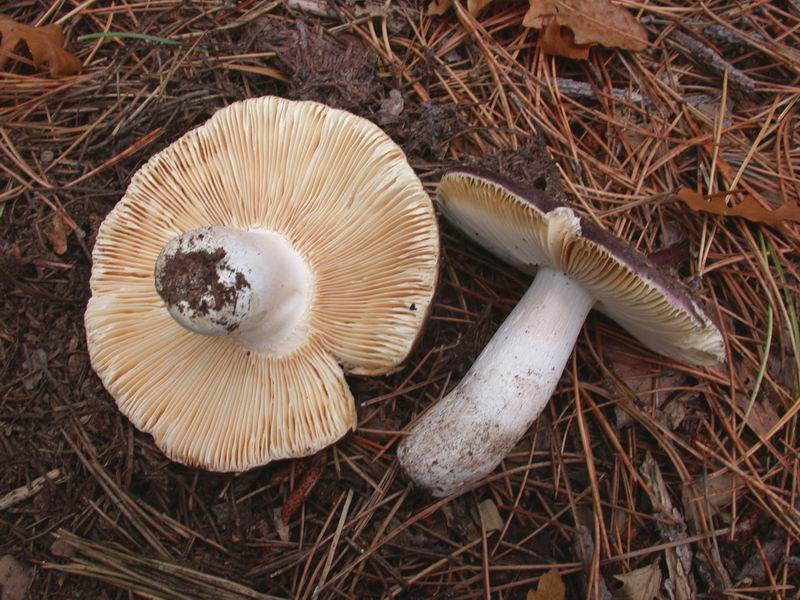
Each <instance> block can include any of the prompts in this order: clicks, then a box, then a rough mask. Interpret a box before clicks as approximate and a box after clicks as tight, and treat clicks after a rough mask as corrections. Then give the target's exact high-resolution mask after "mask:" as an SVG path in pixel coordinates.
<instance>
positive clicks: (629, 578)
mask: <svg viewBox="0 0 800 600" xmlns="http://www.w3.org/2000/svg"><path fill="white" fill-rule="evenodd" d="M614 579H618V580H619V581H621V582H622V584H623V585H622V587H621V588H620V589H619V590H617V592H616V593H615V594H614V599H615V600H653V599H654V598H658V596H659V590H660V589H661V568H660V567H659V566H658V563H657V562H656V563H653V564H652V565H650V566H647V567H642V568H641V569H636V570H635V571H631V572H630V573H623V574H622V575H614Z"/></svg>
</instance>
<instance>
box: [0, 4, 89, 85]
mask: <svg viewBox="0 0 800 600" xmlns="http://www.w3.org/2000/svg"><path fill="white" fill-rule="evenodd" d="M0 36H2V39H0V68H2V67H3V66H4V65H5V63H6V61H7V60H8V59H9V58H15V59H17V60H20V59H22V60H25V59H23V58H22V57H21V56H19V55H18V54H15V53H14V49H15V48H16V47H17V44H19V42H20V41H23V42H25V44H26V45H27V46H28V51H29V52H30V53H31V58H32V59H33V66H34V67H36V68H37V69H39V68H41V67H43V66H45V65H46V66H47V67H48V68H49V70H50V75H52V76H54V77H56V76H60V75H75V74H76V73H78V72H79V71H80V70H81V61H79V60H78V58H77V57H76V56H74V55H72V54H70V53H69V52H67V51H66V50H64V32H63V31H62V30H61V26H60V25H55V24H51V25H45V26H43V27H34V26H32V25H23V24H22V23H17V22H16V21H14V20H13V19H10V18H8V17H4V16H0Z"/></svg>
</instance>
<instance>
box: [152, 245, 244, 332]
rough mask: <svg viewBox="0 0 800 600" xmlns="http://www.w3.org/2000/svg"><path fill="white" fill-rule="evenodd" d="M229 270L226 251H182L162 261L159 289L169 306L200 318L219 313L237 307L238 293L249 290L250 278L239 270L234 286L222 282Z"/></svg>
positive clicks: (229, 326)
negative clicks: (223, 272) (225, 271)
mask: <svg viewBox="0 0 800 600" xmlns="http://www.w3.org/2000/svg"><path fill="white" fill-rule="evenodd" d="M201 235H202V234H201ZM230 268H231V267H230V266H229V265H228V255H227V253H226V252H225V249H224V248H217V249H216V250H214V251H213V252H212V251H209V250H190V251H184V250H183V249H182V248H179V249H178V250H177V251H176V252H175V253H174V254H169V255H168V256H166V257H165V258H164V259H163V267H162V270H161V275H160V277H156V290H157V291H158V293H159V295H160V296H161V298H162V299H163V300H164V302H165V303H166V304H167V305H169V306H179V305H180V306H185V307H186V309H187V310H188V311H189V312H192V313H195V314H197V315H200V316H204V315H208V314H210V313H212V312H220V311H222V310H223V308H224V307H225V306H235V305H236V299H237V297H238V295H239V293H240V292H241V291H242V290H243V289H245V288H249V287H250V283H249V282H248V281H247V278H246V277H245V276H244V274H243V273H241V272H238V271H237V272H236V279H235V281H234V282H233V283H232V284H231V283H227V282H226V281H223V280H221V278H220V275H221V273H222V270H224V269H230ZM181 310H183V309H181ZM236 327H237V324H236V323H230V324H228V325H227V328H228V331H234V330H235V329H236Z"/></svg>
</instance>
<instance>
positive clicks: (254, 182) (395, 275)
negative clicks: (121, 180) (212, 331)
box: [86, 97, 439, 471]
mask: <svg viewBox="0 0 800 600" xmlns="http://www.w3.org/2000/svg"><path fill="white" fill-rule="evenodd" d="M203 228H225V230H226V231H228V230H232V231H255V232H268V233H269V235H273V236H278V237H280V239H281V240H283V241H285V243H286V244H287V245H289V246H290V247H291V249H292V252H295V253H296V254H297V255H298V256H299V257H300V258H301V260H302V261H303V262H304V263H305V264H306V265H307V267H308V270H309V272H310V273H311V276H310V278H309V279H310V284H309V286H308V287H309V289H310V293H309V294H308V306H309V308H308V313H307V314H306V315H304V319H303V322H304V323H306V324H307V331H305V330H304V331H303V332H301V333H302V339H301V343H298V346H297V347H296V348H294V347H293V348H292V349H291V351H288V353H283V354H271V353H269V352H264V353H260V352H255V351H249V350H248V349H247V348H245V347H244V346H243V345H242V344H240V343H239V342H238V341H237V339H236V338H235V337H231V336H218V337H215V336H211V335H200V334H199V333H194V332H191V331H188V330H187V329H185V328H183V327H181V326H180V325H178V323H177V322H176V321H175V320H174V319H173V318H172V317H171V316H170V314H169V313H168V311H167V309H166V308H165V304H164V301H163V300H162V298H161V297H159V294H158V292H157V290H156V287H155V282H154V267H155V264H156V259H157V257H158V256H159V253H160V252H161V250H162V248H164V247H165V244H167V243H168V242H169V241H170V240H172V239H174V238H175V237H176V236H180V235H182V234H184V233H185V232H189V231H193V230H200V229H203ZM265 235H266V234H265ZM282 243H283V242H282ZM438 258H439V238H438V228H437V223H436V218H435V214H434V211H433V206H432V202H431V200H430V198H429V197H428V195H427V194H426V193H425V191H424V189H423V188H422V185H421V183H420V181H419V179H418V178H417V176H416V175H415V174H414V172H413V170H412V169H411V167H410V166H409V165H408V163H407V161H406V158H405V155H404V154H403V151H402V150H401V149H400V148H399V147H398V146H397V145H396V144H395V143H394V142H393V141H392V140H391V139H390V138H389V137H388V136H387V135H386V134H385V133H384V132H383V131H381V130H380V129H379V128H378V127H377V126H375V125H374V124H372V123H370V122H369V121H366V120H365V119H362V118H360V117H356V116H354V115H352V114H349V113H347V112H344V111H340V110H334V109H331V108H328V107H326V106H324V105H321V104H318V103H315V102H292V101H288V100H283V99H280V98H276V97H265V98H257V99H251V100H246V101H243V102H237V103H235V104H233V105H231V106H228V107H227V108H224V109H222V110H220V111H218V112H217V113H216V114H214V116H213V117H212V118H211V119H210V120H209V121H208V122H207V123H205V124H204V125H202V126H201V127H199V128H197V129H195V130H193V131H191V132H189V133H187V134H186V135H184V136H183V137H181V138H180V139H179V140H177V141H176V142H175V143H173V144H172V145H170V146H169V147H168V148H166V149H165V150H163V151H162V152H160V153H159V154H157V155H156V156H154V157H153V158H152V159H150V160H149V161H148V162H147V164H145V165H144V166H143V167H142V168H141V169H140V170H139V171H138V172H137V173H136V174H135V175H134V177H133V179H132V181H131V183H130V186H129V187H128V189H127V191H126V193H125V196H124V197H123V198H122V200H121V201H120V202H119V203H118V204H117V206H116V207H115V208H114V209H113V210H112V211H111V213H110V214H109V215H108V216H107V218H106V219H105V221H104V222H103V224H102V226H101V227H100V231H99V234H98V237H97V243H96V245H95V247H94V251H93V259H94V264H93V267H92V276H91V290H92V297H91V299H90V301H89V305H88V307H87V311H86V333H87V338H88V348H89V354H90V357H91V361H92V365H93V367H94V369H95V371H96V372H97V373H98V375H99V376H100V378H101V379H102V381H103V384H104V385H105V387H106V388H107V389H108V391H109V392H110V393H111V395H112V396H114V398H115V399H116V401H117V404H118V406H119V408H120V410H121V411H122V412H123V413H124V414H125V415H127V416H128V417H129V418H130V419H131V421H132V422H133V423H134V425H135V426H136V427H137V428H139V429H141V430H143V431H146V432H148V433H151V434H152V435H153V437H154V439H155V442H156V443H157V444H158V446H159V447H160V448H161V449H162V450H163V451H164V452H165V453H166V454H167V455H168V456H169V457H171V458H172V459H174V460H177V461H179V462H182V463H185V464H188V465H193V466H199V467H203V468H207V469H210V470H215V471H241V470H245V469H248V468H251V467H254V466H257V465H261V464H264V463H266V462H269V461H271V460H275V459H280V458H287V457H296V456H304V455H307V454H311V453H314V452H316V451H318V450H319V449H321V448H323V447H325V446H326V445H328V444H330V443H333V442H334V441H336V440H337V439H339V438H340V437H341V436H342V435H344V434H345V433H346V432H347V431H348V430H350V429H353V428H355V425H356V412H355V406H354V402H353V398H352V396H351V394H350V390H349V389H348V386H347V383H346V381H345V377H344V373H345V372H349V373H355V374H363V375H367V374H369V375H375V374H382V373H387V372H390V371H392V370H395V369H397V368H398V367H399V366H400V365H401V364H402V362H403V361H404V360H405V358H406V357H407V356H408V354H409V353H410V352H411V350H412V348H413V346H414V344H415V341H416V340H417V338H418V336H419V334H420V332H421V330H422V328H423V325H424V322H425V318H426V316H427V314H428V311H429V308H430V303H431V299H432V296H433V293H434V288H435V285H436V278H437V273H438ZM340 365H341V366H340Z"/></svg>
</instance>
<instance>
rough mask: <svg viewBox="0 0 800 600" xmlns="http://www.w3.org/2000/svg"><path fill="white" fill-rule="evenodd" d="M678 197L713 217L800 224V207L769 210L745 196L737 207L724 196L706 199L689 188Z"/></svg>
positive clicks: (782, 207)
mask: <svg viewBox="0 0 800 600" xmlns="http://www.w3.org/2000/svg"><path fill="white" fill-rule="evenodd" d="M676 197H677V198H678V200H680V201H681V202H683V203H684V204H686V206H688V207H689V208H691V209H692V210H694V211H699V212H707V213H711V214H712V215H721V216H724V217H742V218H744V219H747V220H748V221H753V222H755V223H768V224H770V225H778V224H780V223H783V222H785V221H797V222H800V205H797V204H789V203H788V202H787V203H786V204H782V205H781V206H779V207H778V208H776V209H774V210H769V209H766V208H764V207H763V206H761V205H760V204H759V203H758V202H757V201H756V199H755V198H753V197H752V196H745V197H744V199H743V200H742V201H741V202H739V204H737V205H735V206H729V205H727V204H726V203H725V198H724V196H722V195H720V196H714V197H712V198H706V197H704V196H703V195H702V194H700V193H698V192H696V191H694V190H691V189H689V188H683V189H681V190H680V191H679V192H678V193H677V194H676Z"/></svg>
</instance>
